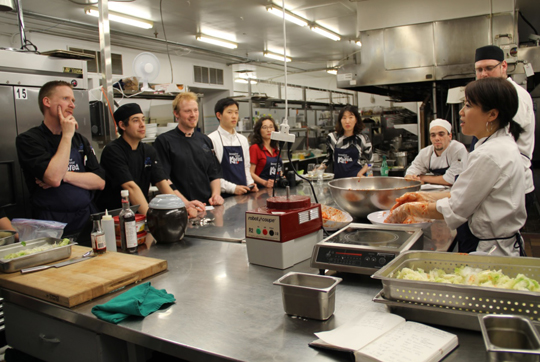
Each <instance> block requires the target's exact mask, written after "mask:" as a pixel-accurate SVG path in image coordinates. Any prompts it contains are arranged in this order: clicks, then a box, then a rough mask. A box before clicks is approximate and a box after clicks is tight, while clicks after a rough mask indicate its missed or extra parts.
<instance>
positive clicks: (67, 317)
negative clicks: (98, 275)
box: [2, 191, 485, 362]
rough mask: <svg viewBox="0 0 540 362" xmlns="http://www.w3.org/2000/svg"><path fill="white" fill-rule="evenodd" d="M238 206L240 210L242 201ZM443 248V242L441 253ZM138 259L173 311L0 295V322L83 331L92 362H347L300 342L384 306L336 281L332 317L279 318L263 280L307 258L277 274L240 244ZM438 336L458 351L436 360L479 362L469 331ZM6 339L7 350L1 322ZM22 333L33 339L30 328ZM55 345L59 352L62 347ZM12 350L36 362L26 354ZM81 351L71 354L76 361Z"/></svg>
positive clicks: (474, 335) (361, 289)
mask: <svg viewBox="0 0 540 362" xmlns="http://www.w3.org/2000/svg"><path fill="white" fill-rule="evenodd" d="M264 193H265V192H264V191H262V192H261V193H260V194H258V195H257V194H255V195H250V196H249V197H248V198H247V200H246V202H245V203H246V204H247V205H249V206H247V207H246V209H250V208H252V207H254V206H255V205H256V204H257V205H258V204H259V202H262V201H261V200H263V199H264V197H261V195H262V194H264ZM266 195H267V196H268V194H266ZM238 204H242V205H243V203H242V202H240V203H238ZM229 210H230V209H229ZM224 215H225V216H226V215H227V212H225V213H224ZM225 219H226V217H225V218H224V220H225ZM238 220H242V222H243V215H239V216H238ZM234 227H235V228H236V227H243V226H242V225H241V224H240V225H234ZM435 232H436V233H438V231H437V230H435ZM442 234H444V233H442ZM435 239H436V238H435ZM447 243H448V240H447V242H446V243H445V245H447ZM149 244H150V243H149ZM428 244H429V243H428ZM431 245H433V244H431ZM140 254H141V255H145V256H149V257H154V258H162V259H166V260H167V261H168V271H166V272H164V273H162V274H159V275H157V276H154V277H152V278H150V280H149V281H151V283H152V285H153V286H154V287H155V288H158V289H166V290H167V291H168V292H169V293H172V294H174V296H175V297H176V303H175V304H173V305H171V306H170V307H168V308H166V309H163V310H160V311H157V312H155V313H153V314H151V315H150V316H148V317H146V318H144V319H131V320H126V321H124V322H122V323H120V324H119V325H114V324H110V323H107V322H103V321H101V320H99V319H97V318H96V317H94V315H93V314H92V313H91V309H92V307H93V306H94V305H96V304H103V303H105V302H107V301H109V300H110V299H112V298H114V297H115V296H117V295H119V294H121V293H122V292H124V291H125V290H127V288H126V289H123V290H119V291H117V292H115V293H111V294H109V295H106V296H102V297H99V298H97V299H96V300H94V301H92V302H89V303H86V304H83V305H80V306H77V307H75V308H72V309H68V308H64V307H59V306H57V305H53V304H50V303H48V302H45V301H41V300H38V299H35V298H32V297H28V296H26V295H23V294H20V293H17V292H13V291H9V290H2V296H3V297H4V298H5V304H6V307H8V308H6V309H7V310H6V314H7V315H6V319H9V318H10V316H9V311H10V309H13V308H14V307H16V308H18V309H20V310H21V311H22V312H24V314H22V315H27V314H32V313H33V314H35V315H36V316H40V317H44V318H48V319H50V320H51V321H54V322H56V323H58V321H60V322H62V326H63V328H64V329H66V330H67V331H71V330H75V329H83V330H84V331H90V332H92V333H94V334H95V335H96V336H97V340H99V341H100V342H99V343H100V347H99V348H100V356H101V357H100V359H99V360H101V361H109V360H114V361H118V360H130V361H144V360H145V359H144V358H145V355H148V350H153V351H159V352H162V353H165V354H169V355H172V356H176V357H179V358H182V359H185V360H189V361H226V360H241V361H315V362H316V361H347V360H349V357H348V356H346V355H344V354H340V353H336V352H326V351H320V350H316V349H313V348H310V347H309V346H308V343H309V342H311V341H313V340H314V339H316V337H315V336H314V334H313V333H314V332H318V331H323V330H330V329H333V328H335V327H337V326H339V325H342V324H344V323H346V322H347V321H348V320H350V319H351V318H352V317H354V316H356V315H360V314H362V313H365V312H367V311H386V307H385V306H383V305H380V304H376V303H374V302H372V298H373V297H374V296H375V295H376V294H377V293H378V292H379V291H380V290H381V289H382V286H381V283H380V281H378V280H372V279H371V278H370V277H368V276H362V275H353V274H340V276H342V277H343V278H344V280H343V282H342V283H341V284H339V285H338V286H337V291H336V308H335V312H334V316H332V317H331V318H330V319H329V320H328V321H325V322H322V321H315V320H307V319H302V318H295V317H290V316H287V315H286V314H285V313H284V311H283V305H282V300H281V290H280V287H277V286H274V285H272V282H273V281H275V280H277V279H278V278H279V277H280V276H282V275H284V274H285V273H287V272H289V271H302V272H309V273H314V274H315V273H317V272H318V270H316V269H313V268H310V266H309V260H308V261H304V262H302V263H300V264H297V265H295V266H294V267H292V268H290V269H287V270H278V269H272V268H267V267H262V266H257V265H250V264H249V263H248V259H247V252H246V246H245V244H244V243H231V242H219V241H215V240H204V239H200V238H192V237H186V238H185V239H184V240H182V241H181V242H178V243H175V244H159V245H155V244H153V243H152V244H150V245H148V246H147V248H142V250H141V251H140ZM15 318H16V317H15ZM15 321H16V322H17V321H18V320H17V319H15ZM25 328H31V327H30V326H28V327H25ZM443 329H446V330H448V331H450V332H453V333H456V334H457V335H458V337H459V342H460V346H459V347H458V349H456V350H455V351H454V352H452V353H451V354H450V355H449V356H448V357H447V358H446V359H445V361H482V360H484V359H485V352H484V345H483V341H482V338H481V334H480V333H479V332H471V331H466V330H460V329H451V328H443ZM6 332H7V337H8V342H9V339H10V330H9V324H8V329H7V331H6ZM32 332H35V333H40V331H39V330H37V331H34V330H32ZM48 333H50V332H48ZM45 334H46V333H45ZM74 335H75V334H74ZM50 337H54V336H50ZM50 337H49V339H50ZM28 338H34V337H33V336H32V333H28ZM35 338H37V337H35ZM59 340H60V342H59V345H61V344H62V339H61V338H60V339H59ZM64 343H66V342H64ZM17 347H18V348H20V349H22V350H23V351H24V352H27V353H30V354H32V353H34V354H35V355H36V357H41V358H43V356H40V354H39V352H36V351H35V350H25V349H24V346H23V347H19V346H17ZM55 348H60V347H55ZM27 349H28V348H27ZM85 353H86V352H84V349H81V351H80V354H81V356H82V355H83V354H85ZM145 353H146V354H145ZM111 356H112V357H111ZM74 357H75V356H74V355H73V354H72V355H69V356H67V359H65V360H66V361H69V360H74ZM77 357H79V356H77ZM60 360H61V359H58V358H57V359H55V361H60ZM77 360H81V359H80V358H77Z"/></svg>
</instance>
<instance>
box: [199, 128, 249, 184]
mask: <svg viewBox="0 0 540 362" xmlns="http://www.w3.org/2000/svg"><path fill="white" fill-rule="evenodd" d="M220 135H221V137H220ZM208 137H210V139H211V140H212V143H213V144H214V151H215V153H216V158H217V160H218V161H219V163H221V160H222V158H223V146H225V147H229V146H242V151H243V154H244V169H245V172H246V181H247V184H248V185H251V184H252V183H254V181H253V177H251V172H250V170H249V167H250V163H249V142H248V140H247V138H246V136H244V135H241V134H240V133H238V132H236V130H235V131H234V133H229V132H227V131H226V130H225V129H223V128H222V127H221V126H219V127H218V129H217V130H215V131H214V132H212V133H210V134H209V135H208ZM222 140H223V143H221V142H222ZM235 188H236V184H234V183H232V182H229V181H227V180H225V179H221V192H222V193H228V194H234V190H235Z"/></svg>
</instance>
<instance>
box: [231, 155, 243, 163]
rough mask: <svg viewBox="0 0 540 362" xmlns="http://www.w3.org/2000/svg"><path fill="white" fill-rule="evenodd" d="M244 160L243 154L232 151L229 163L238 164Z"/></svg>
mask: <svg viewBox="0 0 540 362" xmlns="http://www.w3.org/2000/svg"><path fill="white" fill-rule="evenodd" d="M243 161H244V159H243V158H242V156H240V155H239V154H237V153H231V154H230V155H229V163H230V164H231V165H238V164H239V163H240V162H243Z"/></svg>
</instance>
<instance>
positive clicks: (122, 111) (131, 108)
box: [114, 103, 143, 123]
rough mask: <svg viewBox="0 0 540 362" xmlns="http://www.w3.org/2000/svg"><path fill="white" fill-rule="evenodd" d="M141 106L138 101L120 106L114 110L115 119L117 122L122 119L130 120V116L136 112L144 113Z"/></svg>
mask: <svg viewBox="0 0 540 362" xmlns="http://www.w3.org/2000/svg"><path fill="white" fill-rule="evenodd" d="M142 112H143V111H142V110H141V107H140V106H139V105H138V104H137V103H128V104H124V105H122V106H121V107H120V108H118V109H117V110H116V111H115V112H114V119H115V121H116V123H118V122H120V121H122V122H123V121H125V120H128V119H129V117H131V116H133V115H134V114H138V113H142Z"/></svg>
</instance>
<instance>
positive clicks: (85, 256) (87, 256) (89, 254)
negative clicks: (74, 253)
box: [21, 251, 96, 274]
mask: <svg viewBox="0 0 540 362" xmlns="http://www.w3.org/2000/svg"><path fill="white" fill-rule="evenodd" d="M94 256H96V254H92V251H88V252H86V253H84V254H83V255H82V256H81V257H80V258H74V259H69V260H66V261H62V262H60V263H56V264H51V265H38V266H34V267H31V268H25V269H21V274H28V273H33V272H37V271H40V270H45V269H49V268H61V267H63V266H66V265H70V264H75V263H79V262H81V261H85V260H88V259H92V258H93V257H94Z"/></svg>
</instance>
